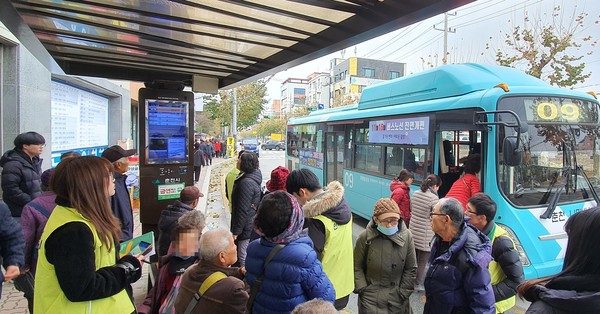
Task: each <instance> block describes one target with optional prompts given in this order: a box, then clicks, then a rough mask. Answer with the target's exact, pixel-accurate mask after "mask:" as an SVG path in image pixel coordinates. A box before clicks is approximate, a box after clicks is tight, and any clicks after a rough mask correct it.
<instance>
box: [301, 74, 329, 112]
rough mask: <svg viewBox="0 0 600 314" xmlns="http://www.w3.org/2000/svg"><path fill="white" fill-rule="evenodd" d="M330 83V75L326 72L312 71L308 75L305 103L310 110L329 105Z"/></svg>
mask: <svg viewBox="0 0 600 314" xmlns="http://www.w3.org/2000/svg"><path fill="white" fill-rule="evenodd" d="M330 83H331V77H330V75H329V73H327V72H314V73H312V74H311V75H309V76H308V90H307V92H306V105H307V106H308V108H310V110H315V109H317V108H328V107H329V101H330V98H331V96H330V94H331V93H330V88H329V85H330Z"/></svg>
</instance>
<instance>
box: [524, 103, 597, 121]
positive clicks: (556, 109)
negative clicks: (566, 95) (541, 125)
mask: <svg viewBox="0 0 600 314" xmlns="http://www.w3.org/2000/svg"><path fill="white" fill-rule="evenodd" d="M528 103H529V104H528ZM525 104H526V106H527V109H528V111H529V113H530V117H533V121H539V122H567V123H597V122H598V110H597V108H596V107H595V106H594V103H592V102H589V101H583V100H575V99H559V98H550V99H544V100H533V99H531V100H530V101H526V102H525Z"/></svg>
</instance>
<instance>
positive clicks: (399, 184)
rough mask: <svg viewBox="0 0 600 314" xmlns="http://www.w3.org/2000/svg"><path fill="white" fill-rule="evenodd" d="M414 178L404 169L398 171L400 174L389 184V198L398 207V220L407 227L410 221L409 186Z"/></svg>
mask: <svg viewBox="0 0 600 314" xmlns="http://www.w3.org/2000/svg"><path fill="white" fill-rule="evenodd" d="M414 178H415V176H414V174H413V173H412V172H410V171H409V170H406V169H402V170H400V174H399V175H398V177H397V178H395V179H394V180H393V181H392V183H391V184H390V191H392V196H390V197H391V198H392V199H393V200H394V201H396V203H397V204H398V207H400V218H402V220H403V221H404V223H405V224H406V226H407V227H408V223H409V221H410V185H411V184H412V182H413V180H414Z"/></svg>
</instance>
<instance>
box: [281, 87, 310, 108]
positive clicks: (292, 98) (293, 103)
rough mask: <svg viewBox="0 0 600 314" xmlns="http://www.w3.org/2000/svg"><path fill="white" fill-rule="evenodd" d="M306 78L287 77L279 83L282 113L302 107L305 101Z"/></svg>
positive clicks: (305, 103)
mask: <svg viewBox="0 0 600 314" xmlns="http://www.w3.org/2000/svg"><path fill="white" fill-rule="evenodd" d="M307 89H308V79H302V78H288V79H287V80H285V81H284V82H283V83H281V111H282V113H284V114H287V113H291V112H293V111H294V109H295V108H304V107H306V105H307V102H306V100H307V99H306V90H307Z"/></svg>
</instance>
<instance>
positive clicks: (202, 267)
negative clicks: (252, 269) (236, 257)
mask: <svg viewBox="0 0 600 314" xmlns="http://www.w3.org/2000/svg"><path fill="white" fill-rule="evenodd" d="M216 271H221V272H223V273H225V274H226V275H228V276H229V277H227V278H225V279H222V280H220V281H218V282H216V283H215V284H214V285H213V286H212V287H210V289H208V290H207V291H206V293H205V294H204V295H203V296H202V298H201V299H200V301H199V302H198V304H197V305H196V307H195V308H194V310H193V311H192V313H193V314H200V313H219V314H229V313H231V314H233V313H245V312H246V302H248V289H247V287H246V286H245V285H244V282H243V281H242V279H243V278H244V275H243V274H242V272H241V271H240V268H238V267H222V266H218V265H215V264H213V263H211V262H208V261H200V262H198V264H196V265H194V266H192V267H190V268H188V269H187V270H186V271H185V273H184V274H183V278H182V279H181V286H180V288H179V293H178V294H177V298H176V299H175V311H176V312H177V313H184V312H185V309H186V308H187V307H188V305H189V303H190V301H191V300H192V298H193V296H194V294H195V293H196V292H198V289H199V288H200V285H202V283H203V282H204V280H206V278H208V276H210V275H211V274H212V273H214V272H216Z"/></svg>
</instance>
